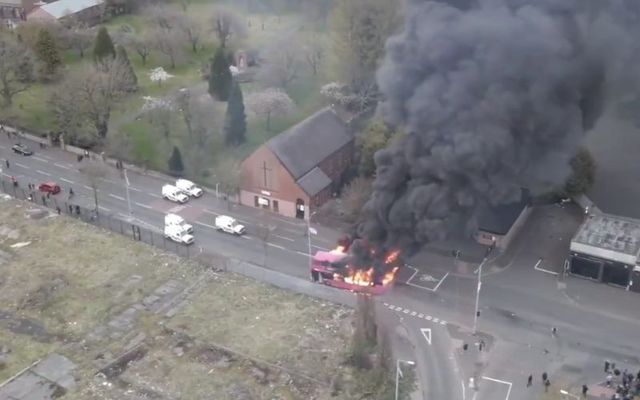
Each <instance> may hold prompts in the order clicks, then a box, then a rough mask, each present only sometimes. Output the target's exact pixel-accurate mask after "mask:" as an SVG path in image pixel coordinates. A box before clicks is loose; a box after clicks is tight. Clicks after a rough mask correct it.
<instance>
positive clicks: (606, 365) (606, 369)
mask: <svg viewBox="0 0 640 400" xmlns="http://www.w3.org/2000/svg"><path fill="white" fill-rule="evenodd" d="M610 365H611V363H610V362H609V360H604V372H609V366H610Z"/></svg>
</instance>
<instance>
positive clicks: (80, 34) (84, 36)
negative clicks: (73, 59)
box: [67, 28, 95, 58]
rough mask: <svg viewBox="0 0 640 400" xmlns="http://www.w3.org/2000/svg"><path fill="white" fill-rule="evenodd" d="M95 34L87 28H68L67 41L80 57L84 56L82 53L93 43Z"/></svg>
mask: <svg viewBox="0 0 640 400" xmlns="http://www.w3.org/2000/svg"><path fill="white" fill-rule="evenodd" d="M94 37H95V35H94V33H93V32H91V31H90V30H88V29H84V28H76V29H73V30H69V32H68V38H67V40H68V42H69V46H70V47H72V48H73V49H75V50H76V51H77V52H78V54H79V55H80V58H84V53H85V52H86V51H87V50H88V49H89V48H90V47H91V45H93V39H94Z"/></svg>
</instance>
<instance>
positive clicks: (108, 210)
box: [98, 206, 111, 212]
mask: <svg viewBox="0 0 640 400" xmlns="http://www.w3.org/2000/svg"><path fill="white" fill-rule="evenodd" d="M98 208H100V209H101V210H104V211H106V212H111V210H110V209H108V208H107V207H102V206H98Z"/></svg>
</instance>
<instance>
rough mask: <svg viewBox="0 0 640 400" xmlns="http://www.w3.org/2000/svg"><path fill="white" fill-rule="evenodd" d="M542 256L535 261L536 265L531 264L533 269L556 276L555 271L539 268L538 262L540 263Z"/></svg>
mask: <svg viewBox="0 0 640 400" xmlns="http://www.w3.org/2000/svg"><path fill="white" fill-rule="evenodd" d="M542 260H543V259H542V258H541V259H539V260H538V262H537V263H536V265H534V266H533V269H535V270H536V271H540V272H545V273H547V274H551V275H554V276H557V275H558V273H557V272H555V271H549V270H548V269H544V268H540V264H541V263H542Z"/></svg>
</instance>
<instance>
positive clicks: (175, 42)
mask: <svg viewBox="0 0 640 400" xmlns="http://www.w3.org/2000/svg"><path fill="white" fill-rule="evenodd" d="M154 36H155V48H156V49H158V51H159V52H160V53H162V54H164V55H165V56H167V58H168V59H169V63H170V66H171V69H174V68H175V67H176V65H177V63H178V61H179V60H180V59H181V57H182V42H181V41H180V37H179V32H177V31H175V30H173V29H172V30H166V29H156V31H155V34H154Z"/></svg>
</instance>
